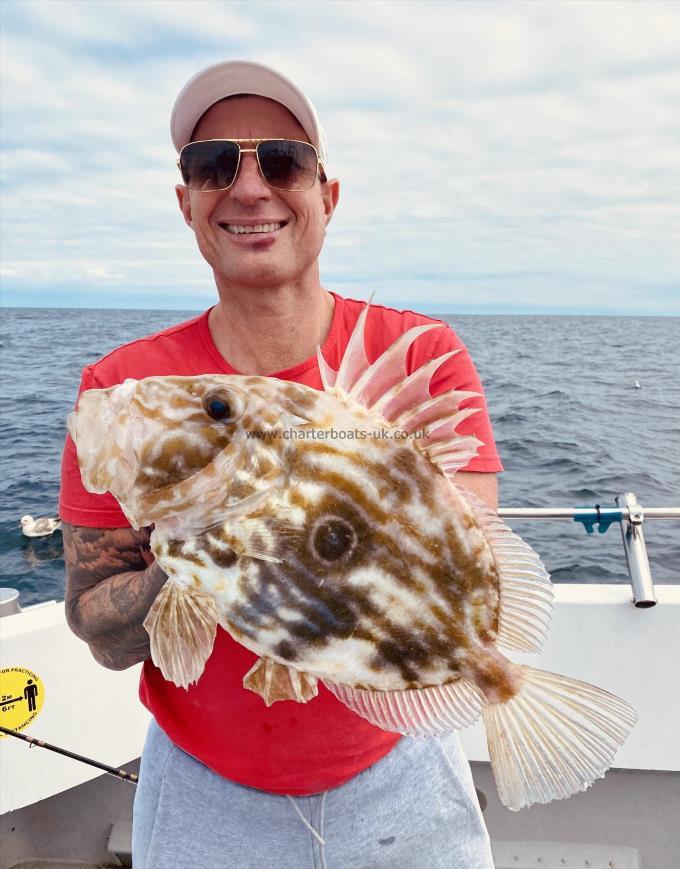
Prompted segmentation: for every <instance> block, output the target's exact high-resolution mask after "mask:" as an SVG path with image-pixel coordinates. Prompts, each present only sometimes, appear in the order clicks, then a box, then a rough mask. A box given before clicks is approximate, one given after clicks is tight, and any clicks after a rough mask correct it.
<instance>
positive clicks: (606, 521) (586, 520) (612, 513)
mask: <svg viewBox="0 0 680 869" xmlns="http://www.w3.org/2000/svg"><path fill="white" fill-rule="evenodd" d="M622 519H623V510H620V509H619V508H618V507H600V505H599V504H596V505H595V507H594V508H593V507H581V508H579V509H577V510H576V512H575V513H574V522H580V523H581V524H582V525H583V527H584V528H585V529H586V533H587V534H592V533H593V532H594V530H595V526H596V525H597V530H598V532H599V533H600V534H604V533H605V531H606V530H607V528H609V526H610V525H611V524H612V523H614V522H621V520H622Z"/></svg>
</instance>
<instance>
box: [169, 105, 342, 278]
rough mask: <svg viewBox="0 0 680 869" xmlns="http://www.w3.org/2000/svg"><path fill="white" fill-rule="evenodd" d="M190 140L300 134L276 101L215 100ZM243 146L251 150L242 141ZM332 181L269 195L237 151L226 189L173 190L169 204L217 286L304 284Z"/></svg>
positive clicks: (332, 197) (252, 160) (250, 157)
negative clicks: (176, 208)
mask: <svg viewBox="0 0 680 869" xmlns="http://www.w3.org/2000/svg"><path fill="white" fill-rule="evenodd" d="M192 138H193V141H198V140H202V139H249V138H252V139H300V140H302V141H306V142H308V141H309V138H308V136H307V135H306V133H305V132H304V130H303V129H302V127H301V126H300V124H299V123H298V122H297V120H296V119H295V118H294V117H293V115H292V114H291V113H290V112H289V111H288V109H286V108H284V106H282V105H281V104H280V103H277V102H275V101H274V100H269V99H266V98H264V97H258V96H247V97H242V98H239V99H233V100H227V101H223V102H220V103H216V104H215V105H214V106H211V108H210V109H208V111H207V112H206V113H205V114H204V115H203V117H202V118H201V120H200V121H199V124H198V126H197V128H196V130H195V132H194V135H193V137H192ZM242 145H243V147H245V148H250V147H255V145H254V143H250V142H244V143H242ZM338 190H339V184H338V182H337V181H328V182H326V183H323V184H322V183H321V182H320V181H319V179H318V178H317V180H316V181H315V183H314V186H313V187H312V188H310V189H309V190H302V191H297V192H286V191H280V190H272V189H271V188H270V187H268V186H267V184H266V182H265V180H264V178H263V177H262V175H261V174H260V170H259V167H258V165H257V157H256V155H255V154H241V165H240V167H239V171H238V175H237V177H236V180H235V181H234V183H233V184H232V185H231V187H230V188H229V189H228V190H216V191H213V192H210V193H201V192H197V191H191V190H188V189H187V188H186V187H185V186H184V185H181V184H179V185H177V187H176V192H177V199H178V201H179V205H180V208H181V210H182V213H183V215H184V219H185V221H186V222H187V224H188V225H189V226H190V227H191V228H192V229H193V230H194V232H195V233H196V241H197V242H198V247H199V249H200V251H201V254H202V255H203V257H204V259H205V260H206V261H207V262H208V264H209V265H210V266H212V268H213V270H214V272H215V278H216V280H217V282H218V284H222V285H226V286H229V285H238V286H253V287H258V286H260V287H267V288H271V287H275V286H278V285H281V284H283V283H291V282H293V283H295V282H301V281H303V280H304V277H305V275H307V274H309V273H310V269H316V261H317V259H318V256H319V253H320V251H321V246H322V244H323V239H324V232H325V229H326V224H327V223H328V221H329V220H330V218H331V216H332V214H333V210H334V208H335V204H336V203H337V199H338ZM257 224H281V226H280V228H278V229H275V230H274V231H273V232H267V233H263V234H259V233H248V234H246V233H238V232H235V231H234V229H235V227H237V226H239V225H249V226H253V225H257Z"/></svg>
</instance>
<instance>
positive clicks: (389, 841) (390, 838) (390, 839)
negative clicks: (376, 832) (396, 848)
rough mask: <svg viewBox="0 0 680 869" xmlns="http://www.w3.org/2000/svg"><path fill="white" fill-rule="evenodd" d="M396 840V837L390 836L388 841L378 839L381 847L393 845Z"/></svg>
mask: <svg viewBox="0 0 680 869" xmlns="http://www.w3.org/2000/svg"><path fill="white" fill-rule="evenodd" d="M395 839H396V836H388V837H387V838H386V839H378V844H379V845H391V844H392V842H394V840H395Z"/></svg>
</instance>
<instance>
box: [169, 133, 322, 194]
mask: <svg viewBox="0 0 680 869" xmlns="http://www.w3.org/2000/svg"><path fill="white" fill-rule="evenodd" d="M241 142H249V143H256V145H255V147H254V148H242V147H241ZM241 154H255V155H256V157H257V165H258V166H259V168H260V173H261V175H262V177H263V178H264V180H265V182H266V183H267V185H268V186H269V187H271V188H272V189H273V190H286V191H296V190H309V188H310V187H312V186H313V185H314V182H315V181H316V179H317V176H318V177H319V178H320V179H321V181H326V180H327V179H326V173H325V172H324V168H323V164H322V162H321V158H320V157H319V154H318V152H317V150H316V148H315V147H314V145H310V143H309V142H301V141H298V140H297V139H205V140H203V141H199V142H189V144H188V145H185V146H184V147H183V148H182V150H181V151H180V152H179V159H178V161H177V165H178V166H179V170H180V172H181V173H182V178H183V179H184V183H185V184H186V186H187V187H188V188H189V189H190V190H197V191H201V192H203V193H208V192H210V191H213V190H228V189H229V188H230V187H231V185H232V184H233V183H234V181H235V180H236V176H237V175H238V170H239V166H240V164H241Z"/></svg>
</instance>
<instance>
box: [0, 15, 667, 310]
mask: <svg viewBox="0 0 680 869" xmlns="http://www.w3.org/2000/svg"><path fill="white" fill-rule="evenodd" d="M1 13H2V15H1V22H2V45H1V47H0V49H1V50H0V57H1V63H2V93H1V94H0V96H1V107H2V108H1V112H2V114H1V118H0V122H1V123H0V133H1V140H2V141H1V146H2V154H1V160H0V170H1V175H2V196H1V199H0V208H1V221H2V223H1V226H0V243H1V248H0V254H1V259H2V264H1V268H2V271H1V273H0V300H1V303H2V304H3V305H4V306H10V307H11V306H28V307H91V308H107V307H121V308H163V309H178V310H180V309H181V310H196V311H197V310H201V309H203V308H205V307H207V306H208V305H210V304H212V303H213V302H214V301H215V300H216V291H215V286H214V281H213V277H212V273H211V271H210V270H209V268H208V266H207V265H206V263H205V262H204V261H203V260H202V258H201V256H200V254H199V252H198V250H197V248H196V243H195V239H194V236H193V234H192V232H191V230H190V229H188V227H187V226H186V225H185V224H184V222H183V220H182V218H181V215H180V213H179V211H178V208H177V204H176V199H175V193H174V185H175V184H176V183H177V182H178V181H179V177H178V174H177V168H176V166H175V159H176V155H175V152H174V149H173V147H172V144H171V142H170V137H169V117H170V111H171V108H172V105H173V102H174V100H175V97H176V95H177V93H178V92H179V90H180V89H181V87H182V86H183V84H184V83H185V82H186V81H187V80H188V79H189V78H190V77H191V76H192V75H194V73H196V72H197V71H198V70H199V69H201V68H202V67H204V66H207V65H209V64H211V63H216V62H219V61H221V60H227V59H235V58H249V59H254V60H259V61H262V62H263V63H267V64H270V65H272V66H274V67H276V68H277V69H280V70H281V71H282V72H284V73H285V74H286V75H288V76H289V77H291V78H293V79H294V80H295V81H296V82H298V84H300V86H301V87H302V88H303V90H304V91H305V92H306V93H307V95H308V96H309V97H310V99H311V100H312V101H313V102H314V104H315V106H316V108H317V111H318V114H319V116H320V119H321V122H322V124H323V125H324V127H325V129H326V133H327V137H328V143H329V149H328V152H329V161H328V166H327V168H328V171H329V174H330V175H333V176H336V177H338V178H339V179H340V181H341V196H340V203H339V205H338V209H337V211H336V213H335V215H334V218H333V220H332V222H331V224H330V226H329V229H328V235H327V238H326V244H325V247H324V250H323V252H322V256H321V278H322V283H323V284H324V286H326V287H327V288H328V289H333V290H335V291H336V292H339V293H341V294H342V295H346V296H351V297H353V298H360V299H366V298H368V296H369V295H370V294H371V293H375V301H376V302H379V303H382V304H387V305H395V306H397V307H408V308H414V307H415V308H416V309H417V310H422V311H426V312H427V311H431V312H434V311H436V312H440V313H447V312H454V311H455V312H459V313H516V314H524V313H546V314H550V313H555V314H560V313H583V314H591V313H602V314H635V315H680V204H679V201H678V200H679V195H680V2H674V0H670V2H654V0H650V2H619V0H592V2H591V0H574V2H559V0H545V2H544V0H529V2H512V0H507V2H505V0H484V2H464V0H463V2H414V3H412V2H406V0H391V2H371V0H362V2H353V0H343V2H315V0H303V2H293V0H284V2H278V0H273V2H245V3H241V2H218V0H215V2H213V0H191V2H183V0H151V2H148V0H136V2H127V0H114V2H109V0H70V2H62V0H48V2H42V0H39V2H24V0H2V6H1Z"/></svg>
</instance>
